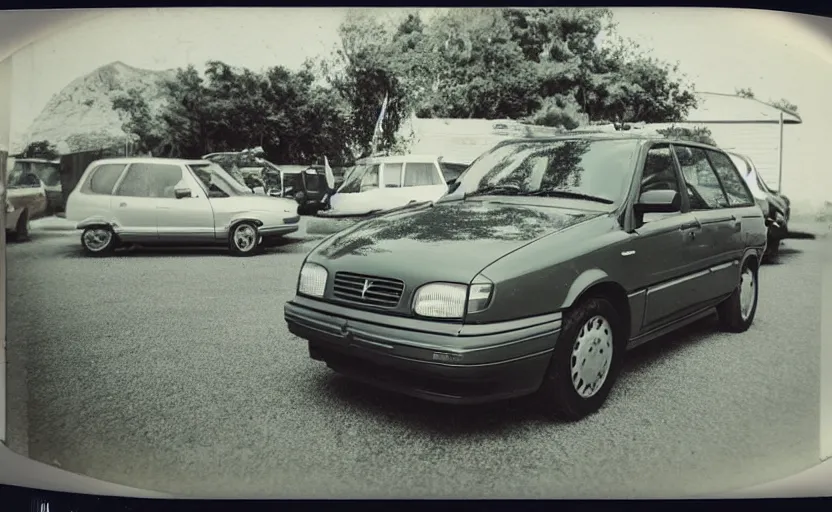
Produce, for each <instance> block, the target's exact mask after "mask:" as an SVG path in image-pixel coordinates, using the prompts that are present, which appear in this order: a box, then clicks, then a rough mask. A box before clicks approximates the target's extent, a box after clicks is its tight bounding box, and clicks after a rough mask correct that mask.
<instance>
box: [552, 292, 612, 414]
mask: <svg viewBox="0 0 832 512" xmlns="http://www.w3.org/2000/svg"><path fill="white" fill-rule="evenodd" d="M626 342H627V332H626V327H625V324H624V322H623V321H622V319H621V316H620V313H619V312H618V311H617V310H616V309H615V307H614V306H613V305H612V303H611V302H610V301H609V300H607V299H605V298H602V297H590V298H587V299H585V300H583V301H581V302H580V303H579V304H578V305H577V306H576V307H574V308H572V309H570V310H569V311H568V312H567V313H566V314H565V315H564V320H563V325H562V328H561V333H560V336H559V337H558V341H557V344H556V345H555V351H554V353H553V354H552V360H551V362H550V363H549V368H548V369H547V371H546V375H545V377H544V379H543V384H542V385H541V387H540V390H539V391H538V393H537V401H538V404H539V406H540V408H541V409H542V411H543V412H545V413H546V414H548V415H550V416H553V417H555V418H559V419H563V420H567V421H577V420H580V419H583V418H585V417H586V416H589V415H590V414H593V413H595V412H596V411H598V410H599V409H600V408H601V406H603V405H604V402H605V401H606V399H607V396H608V395H609V393H610V390H611V389H612V387H613V385H614V384H615V380H616V379H617V377H618V374H619V372H620V371H621V365H622V362H623V360H624V352H625V347H626ZM605 351H606V354H607V356H605V357H600V358H599V357H598V356H600V355H601V354H604V353H605ZM589 358H593V359H594V360H592V359H589ZM587 362H589V363H590V365H595V367H596V368H597V369H598V371H599V373H603V372H604V370H606V376H605V377H603V378H602V379H601V380H600V381H596V384H595V387H594V389H593V390H592V391H591V393H592V394H589V392H590V390H588V389H586V384H587V383H586V382H584V381H583V378H582V375H581V370H582V369H584V368H586V366H585V364H586V363H587ZM579 364H580V367H578V366H577V365H579ZM584 376H586V374H584ZM578 389H582V390H583V391H585V393H580V392H579V391H578Z"/></svg>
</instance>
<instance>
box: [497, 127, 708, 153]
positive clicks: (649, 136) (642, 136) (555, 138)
mask: <svg viewBox="0 0 832 512" xmlns="http://www.w3.org/2000/svg"><path fill="white" fill-rule="evenodd" d="M564 140H590V141H593V140H632V141H636V142H652V141H656V142H667V143H671V144H673V143H676V144H685V145H692V146H700V147H707V148H713V149H719V148H716V147H714V146H710V145H708V144H703V143H700V142H693V141H689V140H683V139H679V138H676V137H665V136H663V135H661V134H657V133H639V132H635V133H634V132H632V131H626V132H600V131H599V132H580V133H564V134H562V135H547V136H532V137H518V138H512V139H508V140H505V141H503V142H500V143H499V144H497V145H498V146H502V145H505V144H518V143H523V142H540V143H546V142H559V141H564ZM720 151H721V150H720Z"/></svg>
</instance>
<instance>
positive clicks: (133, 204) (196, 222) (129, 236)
mask: <svg viewBox="0 0 832 512" xmlns="http://www.w3.org/2000/svg"><path fill="white" fill-rule="evenodd" d="M66 218H67V219H68V220H71V221H74V222H77V228H78V229H80V230H83V233H82V235H81V245H82V246H83V248H84V251H85V252H86V253H87V254H89V255H94V256H101V255H105V254H110V253H112V252H113V251H115V249H116V248H117V247H118V246H120V245H123V244H138V245H174V246H185V245H227V246H228V249H229V251H230V252H231V254H234V255H237V256H251V255H253V254H255V253H256V252H258V251H257V248H258V247H260V246H263V245H269V244H271V243H274V241H275V240H276V239H278V238H280V237H282V236H283V235H286V234H288V233H292V232H295V231H297V230H298V222H299V220H300V217H299V216H298V214H297V204H295V202H294V201H292V200H291V199H282V198H274V197H268V196H264V195H255V194H254V193H253V192H252V191H251V190H249V189H248V188H246V187H244V186H243V185H241V184H239V183H237V181H235V180H234V179H233V178H232V177H231V176H230V175H229V174H228V173H227V172H226V171H225V170H224V169H223V168H222V167H220V166H219V165H217V164H215V163H212V162H208V161H206V160H180V159H169V158H112V159H105V160H97V161H95V162H93V163H92V164H90V165H89V166H88V167H87V169H86V170H85V171H84V174H83V175H82V176H81V179H80V180H79V182H78V184H77V185H76V186H75V189H74V190H73V191H72V193H71V194H70V195H69V197H68V199H67V203H66Z"/></svg>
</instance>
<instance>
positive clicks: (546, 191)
mask: <svg viewBox="0 0 832 512" xmlns="http://www.w3.org/2000/svg"><path fill="white" fill-rule="evenodd" d="M523 195H527V196H538V197H564V198H569V199H584V200H586V201H594V202H596V203H603V204H613V203H614V202H615V201H613V200H611V199H607V198H606V197H600V196H593V195H590V194H582V193H580V192H570V191H568V190H558V189H552V188H542V189H540V190H535V191H534V192H529V193H527V194H523Z"/></svg>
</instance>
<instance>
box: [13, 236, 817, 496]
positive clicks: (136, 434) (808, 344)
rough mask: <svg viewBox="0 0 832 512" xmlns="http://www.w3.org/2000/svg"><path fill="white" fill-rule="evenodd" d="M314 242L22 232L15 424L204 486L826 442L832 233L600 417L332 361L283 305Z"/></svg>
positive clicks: (558, 469)
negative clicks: (735, 331)
mask: <svg viewBox="0 0 832 512" xmlns="http://www.w3.org/2000/svg"><path fill="white" fill-rule="evenodd" d="M815 229H816V230H817V231H818V232H822V231H820V230H821V229H822V228H820V227H815ZM312 243H313V242H310V241H306V242H303V241H301V240H296V241H293V242H292V243H289V244H287V245H285V246H283V247H281V248H278V249H276V250H272V251H271V252H270V253H268V254H266V255H263V256H259V257H255V258H246V259H239V258H233V257H228V256H226V255H224V254H223V253H221V252H195V251H186V252H181V251H180V252H169V251H168V252H136V253H133V254H129V255H124V256H119V257H113V258H109V259H90V258H84V257H82V256H81V255H80V254H79V241H78V237H77V235H76V234H74V233H70V234H66V233H58V232H47V231H36V232H35V233H34V234H33V237H32V240H31V241H29V242H25V243H20V244H10V245H9V246H8V249H7V261H8V263H7V268H8V288H7V290H8V306H7V307H8V316H7V318H8V333H7V339H8V358H9V364H10V367H9V390H8V393H9V437H10V442H11V444H12V445H13V446H14V447H15V448H16V449H18V450H28V453H29V456H30V457H32V458H34V459H36V460H39V461H43V462H47V463H50V464H55V465H59V466H60V467H62V468H64V469H67V470H70V471H74V472H79V473H84V474H87V475H90V476H93V477H96V478H100V479H103V480H109V481H112V482H117V483H122V484H127V485H131V486H136V487H143V488H148V489H154V490H162V491H169V492H176V493H181V494H187V495H203V496H244V495H247V496H356V497H357V496H374V497H382V496H398V497H407V496H413V497H424V496H438V497H441V496H471V497H591V496H595V497H601V496H614V495H615V496H643V495H657V496H667V495H678V494H701V493H713V492H718V491H722V490H727V489H731V488H736V487H739V486H746V485H751V484H755V483H760V482H762V481H763V480H772V479H776V478H780V477H783V476H786V475H790V474H793V473H795V472H797V471H799V470H802V469H805V468H808V467H810V466H812V465H814V464H816V463H817V461H818V421H819V420H818V402H819V391H818V383H819V363H818V360H819V358H818V355H819V338H820V320H819V318H820V300H819V298H820V279H819V278H818V274H819V271H820V258H821V254H822V251H821V247H820V244H821V243H824V241H823V240H821V239H818V240H792V241H788V242H787V244H786V245H785V246H784V249H783V253H784V254H783V256H782V262H781V264H779V265H770V266H766V267H764V269H763V270H762V274H761V279H762V285H761V293H760V304H759V309H758V312H757V320H756V322H755V323H754V325H753V327H752V329H751V330H750V331H748V332H747V333H745V334H742V335H725V334H718V333H715V331H714V329H713V325H712V322H709V321H705V322H702V323H700V324H698V325H696V326H694V328H692V329H690V330H689V331H687V332H685V333H682V334H677V335H673V336H671V337H669V338H666V339H664V340H659V341H658V342H656V343H653V344H650V345H648V346H646V347H644V348H642V349H639V350H637V351H636V352H634V353H632V354H631V355H630V357H629V361H628V364H627V369H626V370H625V373H624V374H623V375H622V377H621V379H620V381H619V383H618V385H617V387H616V388H615V389H614V391H613V393H612V395H611V396H610V399H609V401H608V403H607V405H606V406H605V407H604V408H603V409H602V411H601V413H599V414H597V415H595V416H593V417H590V418H589V419H587V420H585V421H583V422H581V423H578V424H559V423H551V422H547V421H546V420H545V419H543V418H542V417H540V416H539V415H537V414H536V413H535V412H534V411H533V410H532V409H531V408H530V407H529V406H528V405H527V404H526V403H525V402H524V401H518V402H512V403H508V404H499V405H491V406H482V407H480V406H478V407H473V408H452V407H442V406H437V405H432V404H426V403H422V402H419V401H416V400H411V399H408V398H402V397H399V396H397V395H391V394H387V393H384V392H380V391H376V390H375V389H372V388H367V387H365V386H362V385H359V384H353V383H351V382H348V381H346V380H344V379H343V378H340V377H336V376H334V375H333V374H332V373H331V372H330V371H329V370H328V369H327V368H326V367H325V366H324V365H323V364H321V363H317V362H315V361H312V360H310V359H309V358H308V356H307V351H306V347H305V345H304V344H303V343H302V342H301V341H300V340H298V339H297V338H295V337H294V336H292V335H290V334H289V333H288V331H287V329H286V325H285V323H284V321H283V303H284V302H285V301H286V300H288V299H289V298H291V296H292V295H293V288H294V286H295V283H296V276H297V272H298V270H299V265H300V262H301V260H302V258H303V256H304V254H305V253H306V252H307V251H308V250H309V249H310V248H311V244H312Z"/></svg>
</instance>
